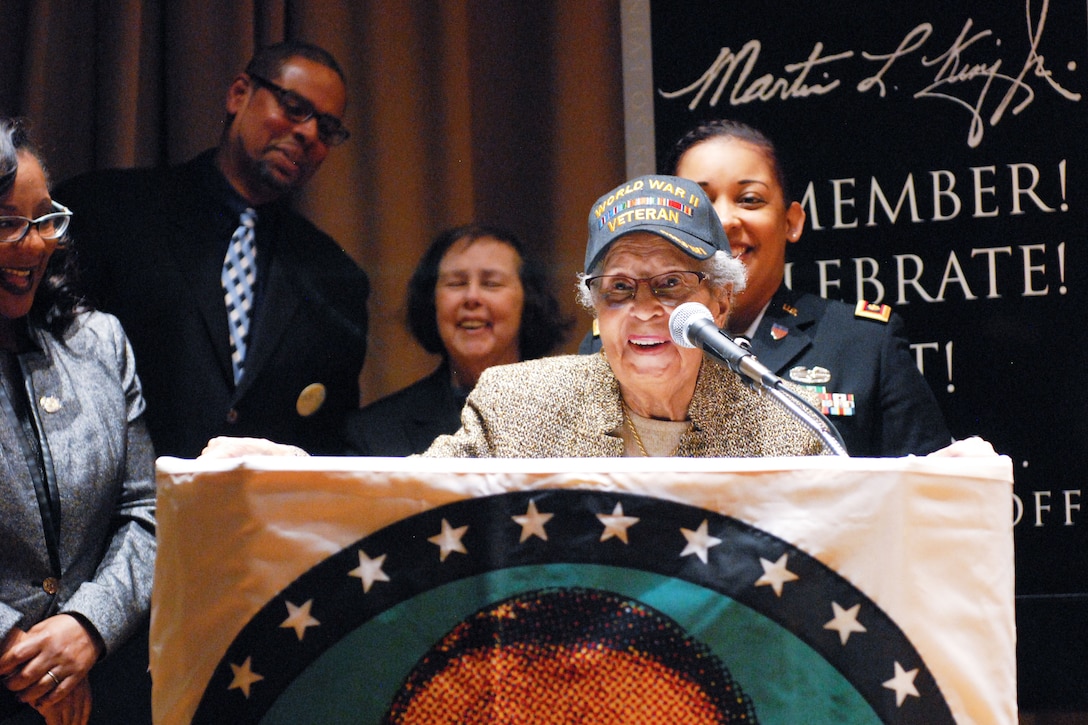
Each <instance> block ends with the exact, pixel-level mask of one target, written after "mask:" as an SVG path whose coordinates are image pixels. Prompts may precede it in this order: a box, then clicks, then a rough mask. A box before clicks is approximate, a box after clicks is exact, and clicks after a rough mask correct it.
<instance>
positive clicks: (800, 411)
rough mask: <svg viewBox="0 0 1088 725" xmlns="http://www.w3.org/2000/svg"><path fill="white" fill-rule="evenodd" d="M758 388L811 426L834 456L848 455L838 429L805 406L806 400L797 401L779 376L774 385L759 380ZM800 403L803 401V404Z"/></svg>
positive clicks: (794, 394) (812, 409)
mask: <svg viewBox="0 0 1088 725" xmlns="http://www.w3.org/2000/svg"><path fill="white" fill-rule="evenodd" d="M753 387H754V385H753ZM760 388H761V389H762V390H763V391H765V392H766V393H768V394H769V395H770V396H771V397H772V398H774V399H775V400H776V401H777V402H778V403H779V405H781V406H782V407H783V408H785V409H786V410H788V411H789V412H790V413H792V414H793V415H794V417H795V418H797V419H798V420H800V421H801V422H802V423H804V424H805V425H807V426H808V427H809V428H811V429H812V432H814V433H815V434H816V435H818V436H819V437H820V440H822V441H823V442H824V445H826V446H827V447H828V448H830V449H831V450H832V451H833V452H834V453H835V455H836V456H846V457H849V456H850V454H849V453H847V452H846V447H845V446H844V445H843V444H842V441H841V440H840V439H839V435H838V431H835V430H834V428H833V427H832V426H831V424H830V423H828V422H827V419H826V418H825V417H824V414H823V413H821V412H819V411H818V410H816V409H815V408H811V409H810V408H809V407H807V406H808V401H801V402H800V403H799V402H798V401H797V400H796V399H795V398H796V396H797V394H796V393H794V392H793V391H792V390H790V389H788V388H786V387H785V386H784V385H782V379H781V378H778V383H777V384H775V385H768V384H767V383H766V382H761V383H760ZM801 403H804V405H802V404H801Z"/></svg>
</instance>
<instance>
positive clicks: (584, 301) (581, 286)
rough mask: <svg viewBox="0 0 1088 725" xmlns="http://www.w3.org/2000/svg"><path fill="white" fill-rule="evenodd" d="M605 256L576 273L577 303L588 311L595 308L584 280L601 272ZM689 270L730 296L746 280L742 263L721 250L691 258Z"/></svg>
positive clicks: (742, 286) (736, 291)
mask: <svg viewBox="0 0 1088 725" xmlns="http://www.w3.org/2000/svg"><path fill="white" fill-rule="evenodd" d="M607 256H608V255H605V256H604V257H602V258H601V261H600V262H598V263H597V265H596V266H595V267H594V268H593V269H592V270H590V271H589V273H588V274H586V273H584V272H579V273H578V284H577V285H576V288H575V289H576V293H577V295H578V304H580V305H581V306H582V307H585V308H586V309H587V310H589V311H590V312H596V308H595V307H594V306H593V293H592V292H590V291H589V287H587V286H586V280H587V279H589V278H590V277H596V276H597V275H599V274H600V273H601V271H602V269H603V268H604V262H605V259H607ZM691 271H693V272H702V273H703V274H705V275H706V282H707V284H708V285H709V286H710V288H711V289H714V290H725V291H727V292H728V293H729V295H730V297H732V296H733V295H736V294H738V293H739V292H742V291H744V285H745V283H746V280H747V274H746V270H745V268H744V264H743V263H742V262H741V261H740V260H739V259H734V258H733V257H732V256H731V255H729V254H728V253H726V252H722V251H717V252H715V253H714V256H713V257H711V258H710V259H704V260H701V261H694V260H693V261H692V265H691Z"/></svg>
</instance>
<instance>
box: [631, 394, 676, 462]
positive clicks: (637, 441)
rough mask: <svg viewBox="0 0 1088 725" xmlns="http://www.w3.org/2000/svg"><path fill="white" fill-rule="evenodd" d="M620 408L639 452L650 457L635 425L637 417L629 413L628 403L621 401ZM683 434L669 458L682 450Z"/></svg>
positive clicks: (645, 456)
mask: <svg viewBox="0 0 1088 725" xmlns="http://www.w3.org/2000/svg"><path fill="white" fill-rule="evenodd" d="M620 409H621V410H622V411H623V424H624V425H626V426H627V429H628V430H629V431H631V436H632V437H633V438H634V439H635V445H636V446H638V452H639V453H641V454H642V456H643V458H649V457H650V454H649V453H647V452H646V446H644V445H643V444H642V436H641V435H639V433H638V428H637V427H635V419H634V418H632V417H631V416H630V415H628V413H627V403H626V402H622V401H621V402H620ZM688 430H689V431H690V430H691V422H690V421H688ZM683 437H684V436H683V435H681V436H680V440H678V441H677V442H676V448H673V449H672V453H670V454H669V455H668V456H667V457H668V458H675V457H676V452H677V451H679V450H680V444H681V443H682V442H683Z"/></svg>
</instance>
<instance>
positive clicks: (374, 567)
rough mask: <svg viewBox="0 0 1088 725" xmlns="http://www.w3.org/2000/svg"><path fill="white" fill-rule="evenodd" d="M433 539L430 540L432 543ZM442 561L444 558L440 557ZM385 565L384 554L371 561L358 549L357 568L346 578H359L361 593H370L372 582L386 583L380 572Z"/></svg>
mask: <svg viewBox="0 0 1088 725" xmlns="http://www.w3.org/2000/svg"><path fill="white" fill-rule="evenodd" d="M433 540H434V539H431V541H433ZM442 558H443V560H444V559H445V558H446V557H445V556H443V557H442ZM383 563H385V554H382V555H381V556H379V557H378V558H377V559H371V558H370V557H369V556H367V555H366V552H365V551H363V550H362V549H359V566H358V567H356V568H354V569H352V570H351V571H349V572H348V576H355V577H359V578H360V579H362V580H363V593H364V594H365V593H366V592H369V591H370V587H372V586H374V582H387V581H389V577H388V576H386V573H385V572H384V571H382V564H383Z"/></svg>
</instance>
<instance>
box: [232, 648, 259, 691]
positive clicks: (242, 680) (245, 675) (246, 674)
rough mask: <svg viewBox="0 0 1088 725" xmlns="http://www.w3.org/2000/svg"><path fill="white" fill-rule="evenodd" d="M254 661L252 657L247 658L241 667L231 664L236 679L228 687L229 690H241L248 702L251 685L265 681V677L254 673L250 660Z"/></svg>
mask: <svg viewBox="0 0 1088 725" xmlns="http://www.w3.org/2000/svg"><path fill="white" fill-rule="evenodd" d="M252 659H253V658H252V657H246V661H245V662H243V663H242V664H240V665H236V664H234V663H233V662H232V663H231V666H230V669H231V671H232V672H233V673H234V679H233V680H231V682H230V685H229V686H228V687H227V689H228V690H234V689H239V690H241V691H242V694H243V695H245V696H246V699H247V700H248V699H249V688H250V685H252V684H253V683H254V682H260V681H261V680H263V679H264V676H263V675H258V674H257V673H256V672H254V671H253V669H252V665H251V664H250V660H252Z"/></svg>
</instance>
